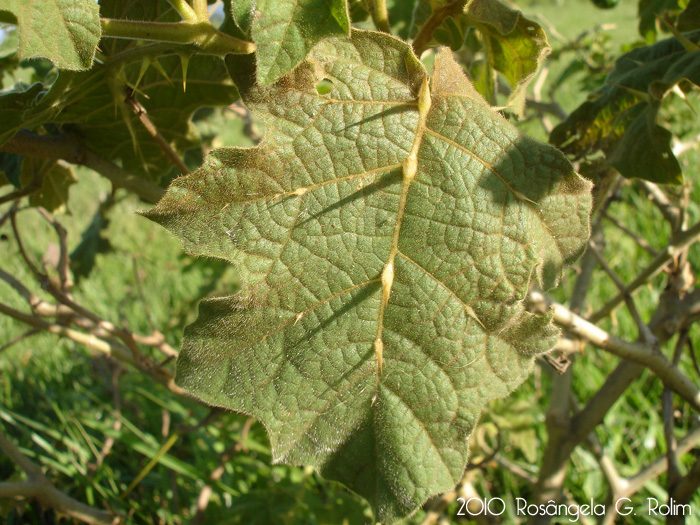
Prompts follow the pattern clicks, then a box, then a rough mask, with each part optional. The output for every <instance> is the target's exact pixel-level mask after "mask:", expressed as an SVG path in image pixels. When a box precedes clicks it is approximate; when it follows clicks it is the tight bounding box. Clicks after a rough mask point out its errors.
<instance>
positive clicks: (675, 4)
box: [637, 0, 684, 44]
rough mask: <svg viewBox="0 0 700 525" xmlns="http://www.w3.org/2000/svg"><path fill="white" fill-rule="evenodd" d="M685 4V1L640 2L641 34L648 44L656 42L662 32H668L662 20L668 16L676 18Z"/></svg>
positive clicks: (646, 0)
mask: <svg viewBox="0 0 700 525" xmlns="http://www.w3.org/2000/svg"><path fill="white" fill-rule="evenodd" d="M683 3H684V2H683V0H639V4H638V15H637V16H638V17H639V26H638V28H639V34H640V35H641V36H642V37H643V38H644V40H646V43H647V44H653V43H654V42H656V39H657V35H658V33H659V32H660V31H661V30H665V31H667V29H666V28H664V27H663V24H662V23H661V20H662V19H664V17H668V16H670V17H671V18H675V17H676V16H677V15H678V14H679V13H680V12H681V11H682V10H683V8H682V7H681V5H682V4H683Z"/></svg>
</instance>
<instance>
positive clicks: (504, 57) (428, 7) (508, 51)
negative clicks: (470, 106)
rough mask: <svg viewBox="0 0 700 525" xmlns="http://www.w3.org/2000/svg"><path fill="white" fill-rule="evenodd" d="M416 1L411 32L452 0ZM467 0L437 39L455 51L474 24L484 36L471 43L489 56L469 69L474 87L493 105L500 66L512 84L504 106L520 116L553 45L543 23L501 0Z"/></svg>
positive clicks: (436, 31) (463, 41) (436, 32)
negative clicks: (531, 18) (529, 90)
mask: <svg viewBox="0 0 700 525" xmlns="http://www.w3.org/2000/svg"><path fill="white" fill-rule="evenodd" d="M417 2H418V4H417V5H416V10H415V14H414V18H413V23H414V27H413V29H412V31H413V33H412V36H413V37H415V36H416V33H417V32H418V31H419V29H420V27H421V26H423V25H424V24H425V23H426V21H427V20H428V18H429V17H430V15H431V14H432V13H433V11H434V10H435V9H438V8H444V7H445V6H447V5H449V4H450V2H447V1H445V0H440V1H437V2H436V1H434V0H417ZM464 4H465V6H464V8H463V9H462V10H461V11H459V10H458V11H457V14H456V15H454V16H450V17H447V18H446V19H445V21H444V22H443V23H442V25H441V26H440V27H439V28H437V29H436V30H435V32H434V33H433V38H434V40H435V41H436V42H439V43H440V44H443V45H446V46H450V47H451V48H452V49H453V50H455V51H456V50H458V49H459V48H461V47H462V46H463V45H464V44H465V41H466V39H467V37H468V29H469V28H470V27H474V28H476V29H477V30H478V31H479V34H480V35H481V41H480V42H477V41H474V42H473V44H476V45H477V46H480V47H481V49H482V50H483V52H484V53H485V55H486V57H485V59H483V60H478V61H475V62H474V64H473V67H472V70H471V72H470V73H472V75H473V76H474V78H475V82H474V85H475V87H476V88H477V90H478V91H479V93H481V95H482V96H483V97H484V98H485V99H486V100H487V101H488V102H489V103H490V104H492V105H495V104H496V93H497V89H496V88H497V84H496V75H495V72H496V71H499V72H500V73H502V74H503V76H504V77H505V79H506V80H507V81H508V84H509V85H510V88H511V93H510V95H509V97H508V101H507V102H506V106H507V107H508V109H509V110H511V111H512V112H513V113H514V114H515V115H517V116H518V117H523V115H524V111H525V93H526V89H527V86H528V84H529V83H530V81H532V79H533V78H534V76H535V75H536V74H537V72H538V71H539V69H540V66H541V65H542V63H543V62H544V59H545V58H546V56H547V55H548V54H549V52H550V50H551V49H550V47H549V43H548V42H547V35H546V34H545V32H544V30H543V29H542V28H541V27H540V25H539V24H537V23H536V22H534V21H533V20H530V19H528V18H526V17H525V16H524V15H523V14H522V13H521V12H520V11H518V10H516V9H513V8H512V7H510V6H509V5H507V4H505V3H503V2H501V1H500V0H473V1H472V2H464ZM473 51H478V49H473Z"/></svg>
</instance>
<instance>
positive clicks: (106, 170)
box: [0, 131, 165, 202]
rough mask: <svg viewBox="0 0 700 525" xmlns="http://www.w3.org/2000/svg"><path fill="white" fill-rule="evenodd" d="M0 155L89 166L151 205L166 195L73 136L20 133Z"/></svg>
mask: <svg viewBox="0 0 700 525" xmlns="http://www.w3.org/2000/svg"><path fill="white" fill-rule="evenodd" d="M0 151H7V152H8V153H17V154H19V155H26V156H28V157H37V158H43V159H63V160H65V161H67V162H70V163H71V164H80V165H83V166H87V167H88V168H90V169H93V170H95V171H96V172H97V173H99V174H100V175H102V176H103V177H106V178H107V179H109V180H110V181H111V182H112V184H114V185H115V186H117V187H122V188H126V189H127V190H129V191H132V192H134V193H135V194H136V195H138V196H139V197H141V198H142V199H145V200H147V201H149V202H157V201H158V200H160V198H161V197H162V196H163V194H164V193H165V190H164V189H163V188H161V187H160V186H156V185H155V184H153V183H151V182H148V181H147V180H145V179H142V178H140V177H136V176H134V175H132V174H131V173H129V172H127V171H126V170H124V169H122V168H120V167H119V166H117V165H116V164H114V163H113V162H110V161H109V160H107V159H105V158H103V157H101V156H99V155H98V154H97V153H95V152H94V151H92V150H91V149H90V148H88V147H86V146H85V145H84V144H82V143H81V142H80V141H79V140H78V139H75V138H73V137H70V136H66V135H57V136H49V135H36V134H34V133H30V132H28V131H20V132H19V133H17V135H15V136H14V137H13V138H12V139H10V140H8V141H7V142H5V143H4V144H3V145H2V146H0Z"/></svg>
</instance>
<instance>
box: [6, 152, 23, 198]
mask: <svg viewBox="0 0 700 525" xmlns="http://www.w3.org/2000/svg"><path fill="white" fill-rule="evenodd" d="M23 161H24V156H23V155H15V154H14V153H6V152H4V151H0V175H2V176H3V178H4V180H5V181H6V183H9V184H12V185H13V186H14V187H15V188H17V189H19V188H20V187H21V186H22V183H21V182H20V178H21V176H22V163H23ZM3 184H5V182H3V179H0V186H2V185H3Z"/></svg>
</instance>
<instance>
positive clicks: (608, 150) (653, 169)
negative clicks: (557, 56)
mask: <svg viewBox="0 0 700 525" xmlns="http://www.w3.org/2000/svg"><path fill="white" fill-rule="evenodd" d="M686 37H687V38H688V39H689V40H690V41H692V42H699V41H700V31H696V32H694V33H688V34H687V35H686ZM681 81H687V82H689V83H690V84H694V85H695V86H698V85H700V51H688V50H686V49H685V47H684V46H683V44H682V43H681V42H680V41H679V40H678V39H676V38H669V39H667V40H662V41H661V42H658V43H656V44H654V45H651V46H645V47H640V48H637V49H634V50H633V51H630V52H629V53H626V54H624V55H622V56H621V57H620V58H619V59H618V60H617V62H616V63H615V69H614V70H613V71H612V72H611V73H610V74H609V75H608V77H607V79H606V84H605V85H604V86H603V87H601V88H600V89H598V90H597V91H596V92H595V93H594V94H592V96H591V97H590V99H589V100H588V101H586V102H584V103H583V104H582V105H581V106H580V107H579V108H578V109H576V111H574V112H573V113H572V114H571V115H569V118H568V119H567V120H566V121H564V122H562V123H561V124H560V125H559V126H557V127H556V128H554V130H553V131H552V134H551V137H550V141H551V142H552V144H554V145H556V146H558V147H560V148H561V149H563V150H564V151H565V152H567V153H569V154H571V155H572V156H574V157H576V158H583V157H586V156H590V155H594V154H596V153H597V152H598V151H603V152H604V153H605V155H606V156H607V158H608V162H610V164H611V165H612V166H613V167H615V168H616V169H617V170H618V171H619V172H620V173H622V175H624V176H625V177H628V178H633V177H638V178H641V179H646V180H650V181H654V182H660V183H668V184H679V183H680V182H682V176H681V168H680V165H679V164H678V160H677V159H676V157H675V156H674V155H673V151H672V149H671V133H670V132H669V131H668V130H666V129H665V128H663V127H661V126H660V125H659V124H657V122H656V120H657V113H658V110H659V107H660V105H661V103H662V101H663V99H664V97H665V96H666V94H667V93H669V91H670V90H671V88H673V87H674V86H675V85H677V84H678V83H679V82H681Z"/></svg>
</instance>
